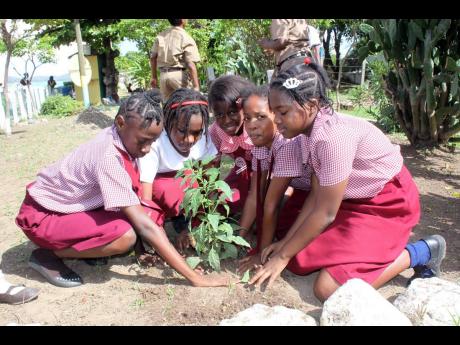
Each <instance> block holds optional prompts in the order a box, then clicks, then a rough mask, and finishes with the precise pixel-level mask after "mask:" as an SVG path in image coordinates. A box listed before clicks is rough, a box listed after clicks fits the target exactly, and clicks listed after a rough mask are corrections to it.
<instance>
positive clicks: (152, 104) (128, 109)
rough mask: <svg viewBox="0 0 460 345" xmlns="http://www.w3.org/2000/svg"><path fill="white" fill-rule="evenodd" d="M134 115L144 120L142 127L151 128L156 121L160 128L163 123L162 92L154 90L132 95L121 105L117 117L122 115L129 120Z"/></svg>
mask: <svg viewBox="0 0 460 345" xmlns="http://www.w3.org/2000/svg"><path fill="white" fill-rule="evenodd" d="M134 113H135V114H137V115H138V116H140V117H141V118H142V120H143V121H142V124H141V127H143V128H146V127H149V126H150V125H151V124H152V121H153V120H156V124H157V126H158V125H159V124H160V122H161V121H163V110H162V109H161V94H160V90H158V89H153V90H149V91H146V92H136V93H135V94H133V95H131V96H130V97H129V98H128V99H126V100H124V101H123V102H122V103H121V105H120V108H119V109H118V113H117V116H118V115H120V116H122V117H123V118H124V119H125V120H128V119H130V118H131V117H133V114H134Z"/></svg>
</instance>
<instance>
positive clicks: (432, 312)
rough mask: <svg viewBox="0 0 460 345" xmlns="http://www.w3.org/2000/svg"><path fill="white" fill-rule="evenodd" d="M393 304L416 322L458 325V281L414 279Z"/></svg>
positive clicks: (459, 293)
mask: <svg viewBox="0 0 460 345" xmlns="http://www.w3.org/2000/svg"><path fill="white" fill-rule="evenodd" d="M393 304H394V305H395V306H396V307H397V308H398V309H399V310H400V311H401V312H402V313H404V314H405V315H406V316H407V317H408V318H409V319H410V320H411V321H412V323H413V324H414V325H417V326H454V325H456V326H459V325H460V284H456V283H453V282H450V281H447V280H444V279H440V278H437V277H433V278H425V279H420V278H419V279H415V280H413V281H412V283H411V284H410V285H409V287H408V288H407V290H406V291H405V292H404V293H402V294H401V295H399V296H398V297H397V298H396V300H395V301H394V303H393Z"/></svg>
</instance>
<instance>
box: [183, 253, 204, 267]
mask: <svg viewBox="0 0 460 345" xmlns="http://www.w3.org/2000/svg"><path fill="white" fill-rule="evenodd" d="M201 261H202V260H201V258H200V257H199V256H189V257H188V258H186V259H185V262H186V263H187V265H189V266H190V268H191V269H192V270H193V269H195V268H196V266H198V264H199V263H200V262H201Z"/></svg>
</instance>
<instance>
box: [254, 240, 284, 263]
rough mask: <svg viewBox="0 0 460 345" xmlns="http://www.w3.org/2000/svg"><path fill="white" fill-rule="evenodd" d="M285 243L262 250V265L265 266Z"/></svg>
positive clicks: (275, 244) (281, 242)
mask: <svg viewBox="0 0 460 345" xmlns="http://www.w3.org/2000/svg"><path fill="white" fill-rule="evenodd" d="M283 245H284V242H283V241H278V242H275V243H272V244H270V245H269V246H268V247H266V248H264V249H263V250H262V253H261V254H260V261H261V263H262V264H265V263H266V262H267V261H268V259H269V258H270V257H271V256H275V255H276V254H277V253H278V252H279V250H280V249H281V248H282V247H283Z"/></svg>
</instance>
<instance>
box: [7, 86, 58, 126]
mask: <svg viewBox="0 0 460 345" xmlns="http://www.w3.org/2000/svg"><path fill="white" fill-rule="evenodd" d="M8 95H9V99H10V114H6V107H5V95H4V92H3V90H2V91H1V92H0V129H1V130H5V129H6V127H7V121H10V124H11V123H13V124H16V123H18V122H19V121H30V120H31V119H32V118H33V117H36V116H37V115H38V113H39V111H40V108H41V105H42V103H43V102H44V101H45V99H46V98H47V97H48V96H49V91H48V88H47V87H30V89H29V88H21V89H16V90H9V91H8Z"/></svg>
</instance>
